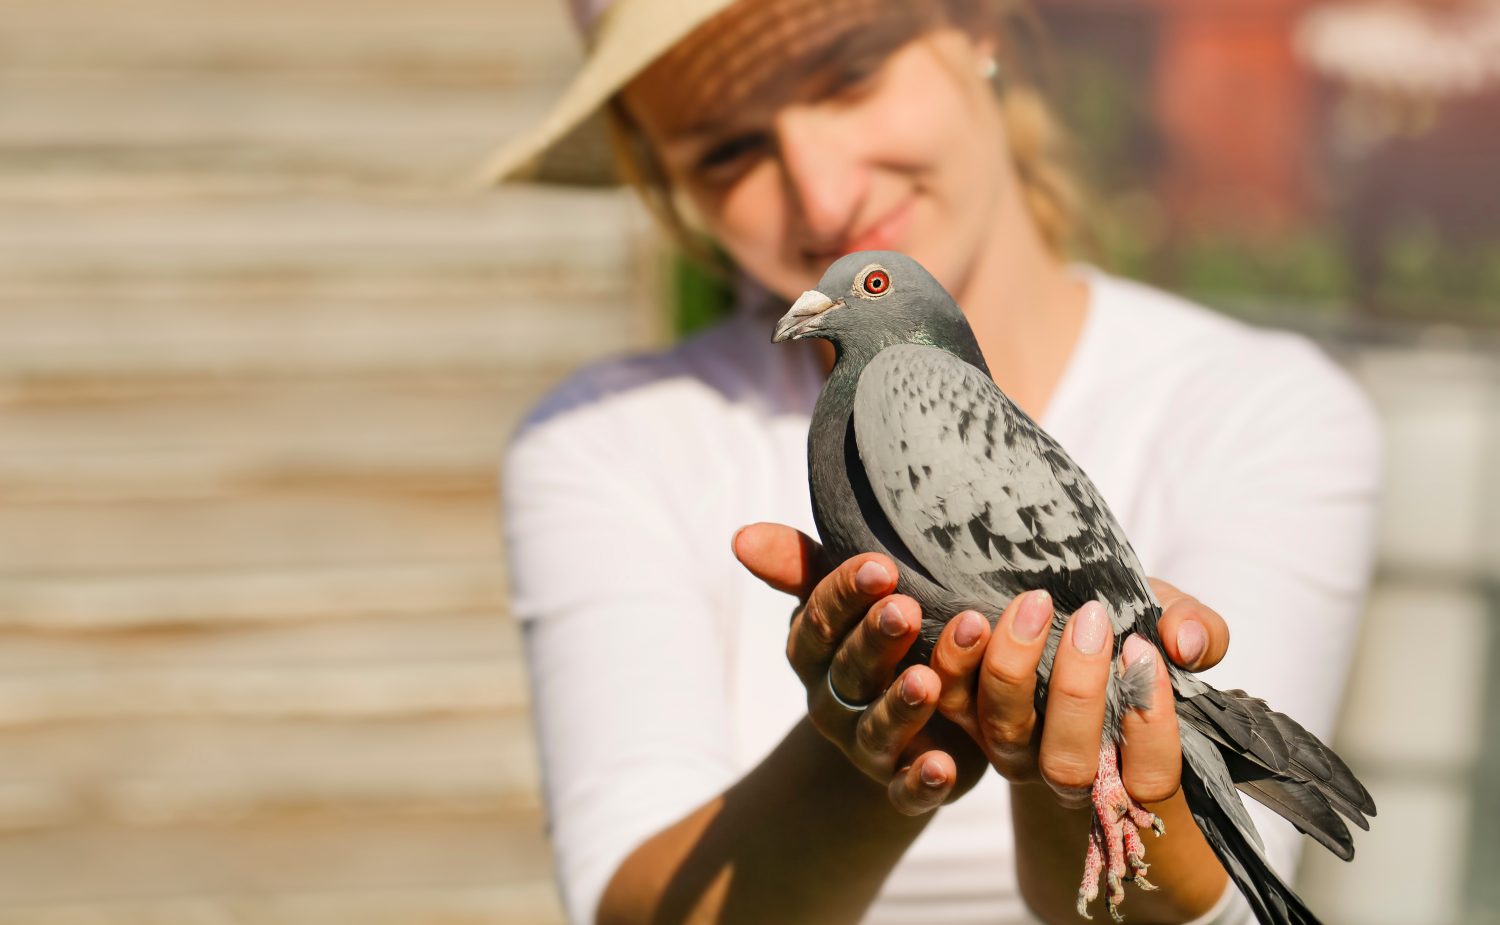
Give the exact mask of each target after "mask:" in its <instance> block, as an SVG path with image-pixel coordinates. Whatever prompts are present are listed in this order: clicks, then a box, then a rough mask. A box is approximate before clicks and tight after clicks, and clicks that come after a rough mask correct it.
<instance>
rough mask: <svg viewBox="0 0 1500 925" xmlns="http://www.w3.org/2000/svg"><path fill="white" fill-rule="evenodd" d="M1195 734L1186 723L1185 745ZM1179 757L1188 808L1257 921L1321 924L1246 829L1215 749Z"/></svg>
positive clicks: (1242, 811)
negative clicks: (1277, 871)
mask: <svg viewBox="0 0 1500 925" xmlns="http://www.w3.org/2000/svg"><path fill="white" fill-rule="evenodd" d="M1197 738H1200V737H1199V736H1198V735H1197V734H1196V733H1195V732H1193V731H1192V730H1191V729H1190V728H1189V727H1184V728H1183V744H1184V746H1187V745H1188V744H1189V741H1190V740H1192V739H1197ZM1203 744H1205V745H1206V744H1207V743H1203ZM1182 757H1183V764H1182V791H1183V796H1184V797H1185V798H1186V799H1187V804H1188V809H1189V811H1191V812H1192V814H1193V820H1194V821H1195V822H1197V823H1198V828H1199V829H1200V830H1201V831H1202V832H1203V837H1204V838H1205V839H1206V840H1207V841H1208V844H1209V847H1210V848H1212V849H1213V852H1214V854H1215V855H1216V856H1217V857H1218V859H1219V863H1221V864H1223V865H1224V870H1225V871H1226V872H1228V874H1229V878H1230V879H1231V880H1233V881H1234V884H1235V886H1236V887H1238V888H1239V891H1240V893H1241V894H1243V895H1244V897H1245V899H1246V901H1247V902H1249V904H1250V908H1251V910H1252V911H1253V912H1254V913H1255V919H1256V921H1257V922H1259V923H1260V925H1321V923H1320V922H1319V921H1318V919H1317V917H1316V916H1314V915H1313V914H1312V911H1311V910H1309V909H1308V908H1307V905H1306V904H1305V903H1303V902H1302V899H1301V898H1300V897H1299V896H1297V894H1296V893H1294V892H1292V889H1291V887H1289V886H1287V884H1286V882H1285V881H1283V880H1282V879H1281V877H1279V876H1278V875H1277V874H1276V872H1275V871H1274V870H1272V869H1271V865H1270V863H1269V862H1267V861H1266V857H1265V855H1264V854H1263V853H1262V852H1261V849H1260V847H1259V845H1258V844H1257V841H1258V838H1257V836H1256V835H1255V829H1254V826H1253V825H1249V827H1248V828H1246V826H1247V825H1248V824H1249V819H1248V817H1247V816H1246V815H1245V807H1244V805H1243V804H1242V803H1241V802H1240V797H1239V794H1238V793H1237V792H1236V791H1235V790H1234V788H1233V782H1232V781H1231V780H1230V779H1229V773H1228V770H1227V769H1226V768H1225V766H1224V764H1223V762H1222V761H1220V760H1219V756H1218V753H1217V749H1214V748H1203V747H1184V748H1183V750H1182Z"/></svg>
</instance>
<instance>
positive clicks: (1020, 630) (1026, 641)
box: [977, 590, 1052, 773]
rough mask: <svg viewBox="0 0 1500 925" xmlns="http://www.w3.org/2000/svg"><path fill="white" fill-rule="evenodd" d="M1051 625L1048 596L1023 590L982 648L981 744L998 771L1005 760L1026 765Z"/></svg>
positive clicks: (1017, 767)
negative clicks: (1039, 673) (1040, 669)
mask: <svg viewBox="0 0 1500 925" xmlns="http://www.w3.org/2000/svg"><path fill="white" fill-rule="evenodd" d="M1051 626H1052V596H1051V595H1050V594H1048V593H1047V592H1046V591H1040V590H1038V591H1028V592H1026V593H1025V594H1021V595H1017V596H1016V597H1015V598H1014V599H1013V600H1012V601H1011V602H1010V606H1008V607H1006V608H1005V612H1004V613H1002V614H1001V615H1000V620H999V622H998V623H996V624H995V630H994V632H993V633H992V634H991V636H990V641H989V645H987V646H986V647H985V650H984V659H983V661H982V662H981V664H980V668H979V684H978V689H977V693H978V698H979V703H978V717H979V733H980V737H981V741H980V745H982V746H983V747H984V749H985V752H986V753H987V754H988V755H989V756H990V760H991V761H994V762H996V767H998V768H999V769H1000V771H1001V773H1007V770H1006V767H1005V765H1006V764H1011V765H1012V766H1013V767H1012V768H1011V771H1010V773H1016V772H1019V770H1020V767H1021V765H1022V764H1025V765H1030V763H1031V759H1030V756H1031V740H1032V733H1033V731H1034V729H1035V727H1036V709H1035V698H1036V667H1037V664H1038V663H1040V662H1041V660H1042V650H1043V649H1044V648H1046V645H1047V635H1048V629H1049V628H1050V627H1051ZM1023 756H1024V757H1023Z"/></svg>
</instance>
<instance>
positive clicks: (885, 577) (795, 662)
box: [733, 523, 987, 815]
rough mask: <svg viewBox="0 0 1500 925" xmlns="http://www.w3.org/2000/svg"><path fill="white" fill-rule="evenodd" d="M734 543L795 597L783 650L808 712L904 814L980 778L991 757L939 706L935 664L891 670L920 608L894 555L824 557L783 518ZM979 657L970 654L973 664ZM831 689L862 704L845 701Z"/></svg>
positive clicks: (747, 561)
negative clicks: (830, 560) (903, 583)
mask: <svg viewBox="0 0 1500 925" xmlns="http://www.w3.org/2000/svg"><path fill="white" fill-rule="evenodd" d="M733 547H734V554H735V556H736V558H738V559H739V560H740V562H741V563H742V564H743V565H744V566H745V568H747V569H749V571H750V572H751V573H752V574H754V575H755V576H756V577H758V578H760V579H761V580H762V581H765V582H766V583H767V584H769V585H771V586H772V587H773V588H776V589H777V590H779V591H784V592H786V593H788V594H792V595H795V596H796V597H797V599H798V601H799V602H800V604H799V606H798V607H797V609H796V611H795V612H794V613H793V617H792V623H791V628H790V631H789V632H788V635H787V649H786V656H787V660H788V661H789V662H790V663H791V666H792V669H793V670H794V671H795V672H796V673H797V677H798V678H799V679H801V681H802V684H803V686H804V687H805V688H806V689H807V712H808V717H809V718H810V719H811V721H812V723H813V725H814V726H815V727H816V728H817V729H818V731H819V732H821V733H822V734H823V735H824V736H825V737H826V738H828V739H829V740H830V741H832V742H833V743H834V744H835V745H837V746H838V747H839V748H840V749H841V750H843V752H844V754H845V755H847V756H848V757H849V760H850V761H851V762H853V764H854V765H855V766H856V767H858V768H859V769H860V770H861V771H862V772H864V773H865V774H866V775H868V776H869V777H871V778H873V779H875V780H876V781H879V782H880V783H882V784H885V785H886V786H887V788H888V790H889V794H890V799H891V803H892V805H894V806H895V807H896V808H897V809H898V810H900V811H901V812H903V813H906V814H908V815H918V814H921V813H925V812H929V811H931V810H933V809H936V808H937V807H938V806H940V805H942V804H943V803H944V802H945V801H947V800H949V799H950V798H954V797H956V796H958V795H961V794H962V793H964V792H965V791H967V790H968V789H969V788H970V787H972V786H973V785H974V783H976V782H977V781H978V780H979V777H980V776H981V775H982V774H983V773H984V770H985V766H986V764H987V762H986V760H985V756H984V754H983V753H982V752H981V751H980V750H979V747H978V745H977V744H976V742H975V740H974V739H973V738H971V737H970V736H966V735H964V734H963V733H962V732H959V731H958V730H957V729H955V728H954V727H953V726H952V725H951V724H949V723H947V722H946V721H945V720H944V719H943V718H942V717H941V716H938V715H937V706H938V700H939V697H940V696H942V694H943V690H942V680H941V679H940V678H939V676H938V674H937V672H935V671H934V670H933V669H932V668H931V667H929V666H927V665H912V666H909V667H907V668H906V669H905V670H904V671H901V672H900V674H899V676H898V675H897V669H898V668H899V666H900V662H901V659H902V657H903V656H904V655H905V654H906V651H907V650H908V649H909V648H910V647H911V644H912V643H913V642H914V641H915V640H916V638H917V632H918V630H919V629H920V628H921V624H922V614H921V609H920V608H919V607H918V606H917V603H916V602H915V601H914V600H912V599H911V598H909V597H906V596H905V595H900V594H895V593H893V592H894V591H895V588H896V578H897V572H896V566H895V563H894V562H892V561H891V560H890V559H888V558H886V557H885V556H881V555H876V554H865V555H859V556H855V557H853V558H851V559H849V560H847V561H845V562H842V563H837V564H834V565H832V566H830V565H829V564H826V563H824V562H823V561H822V550H821V547H819V546H818V544H817V543H816V542H815V541H814V540H812V539H810V538H809V537H808V536H806V535H805V534H803V533H801V532H799V531H797V530H795V529H793V528H791V527H787V526H783V525H780V524H768V523H760V524H751V525H750V526H748V527H745V528H743V529H741V530H740V531H739V532H738V533H736V534H735V537H734V541H733ZM980 622H983V621H982V620H981V621H980ZM977 666H978V659H977V657H976V658H975V659H974V664H973V665H972V666H971V670H972V669H974V668H977ZM832 691H837V692H838V698H841V699H843V700H844V701H845V702H847V703H849V704H868V706H867V708H866V709H863V710H860V711H854V710H850V709H849V708H847V707H846V706H843V705H841V704H840V703H839V702H838V699H836V698H835V696H834V694H833V693H832Z"/></svg>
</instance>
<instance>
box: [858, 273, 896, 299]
mask: <svg viewBox="0 0 1500 925" xmlns="http://www.w3.org/2000/svg"><path fill="white" fill-rule="evenodd" d="M861 285H862V286H863V287H864V290H865V292H868V293H869V294H870V295H885V294H886V292H887V291H888V290H889V289H890V288H891V277H890V274H889V273H887V272H885V271H884V270H871V271H870V272H869V273H866V274H865V279H864V282H863V283H862V284H861Z"/></svg>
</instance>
